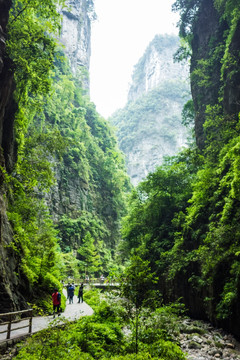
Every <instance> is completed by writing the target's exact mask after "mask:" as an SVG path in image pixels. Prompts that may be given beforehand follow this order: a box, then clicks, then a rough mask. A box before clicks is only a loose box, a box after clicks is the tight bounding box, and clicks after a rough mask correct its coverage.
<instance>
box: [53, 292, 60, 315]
mask: <svg viewBox="0 0 240 360" xmlns="http://www.w3.org/2000/svg"><path fill="white" fill-rule="evenodd" d="M52 303H53V317H54V318H55V311H56V310H57V314H58V316H60V305H61V294H60V293H59V292H58V289H54V292H53V294H52Z"/></svg>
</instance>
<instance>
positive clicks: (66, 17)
mask: <svg viewBox="0 0 240 360" xmlns="http://www.w3.org/2000/svg"><path fill="white" fill-rule="evenodd" d="M61 13H62V29H61V36H60V41H61V43H62V44H63V45H64V51H65V54H66V55H67V57H68V58H69V61H70V65H71V69H72V72H73V74H74V75H77V74H78V73H82V76H83V84H84V87H85V88H86V89H89V77H88V75H87V74H86V72H88V71H89V63H90V55H91V41H90V40H91V17H92V16H93V5H92V1H88V0H68V1H67V2H66V8H64V9H62V11H61Z"/></svg>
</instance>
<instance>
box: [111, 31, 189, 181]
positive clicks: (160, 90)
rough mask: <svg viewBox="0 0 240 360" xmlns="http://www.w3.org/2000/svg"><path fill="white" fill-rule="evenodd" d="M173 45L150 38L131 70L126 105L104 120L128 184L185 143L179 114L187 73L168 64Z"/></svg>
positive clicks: (163, 38)
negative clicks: (113, 128) (111, 127)
mask: <svg viewBox="0 0 240 360" xmlns="http://www.w3.org/2000/svg"><path fill="white" fill-rule="evenodd" d="M178 46H179V40H178V38H177V37H175V36H169V35H165V36H160V35H157V36H156V37H155V38H154V39H153V41H152V42H151V43H150V44H149V46H148V48H147V49H146V51H145V53H144V55H143V56H142V58H141V59H140V60H139V62H138V64H137V65H136V66H135V69H134V72H133V76H132V85H131V87H130V90H129V95H128V104H127V105H126V107H125V108H124V109H122V110H120V111H117V112H116V113H115V114H113V116H112V117H111V118H110V121H111V122H112V123H113V124H114V125H115V126H116V128H117V136H118V139H119V144H120V148H121V150H122V151H123V152H124V153H125V155H126V161H127V167H128V174H129V176H130V177H131V181H132V183H133V184H134V185H137V184H138V183H139V181H141V180H142V179H143V178H145V177H146V176H147V174H148V173H149V172H152V171H154V169H155V168H156V166H158V165H160V164H161V163H162V161H163V157H164V156H167V155H168V156H172V155H174V154H176V153H177V151H178V150H179V149H180V148H181V147H182V146H183V145H184V144H186V141H187V132H186V128H185V127H184V126H183V125H182V124H181V112H182V108H183V105H184V103H185V102H186V101H187V100H188V99H189V92H190V89H189V85H188V73H189V68H188V65H187V64H183V63H182V64H179V63H175V62H174V60H173V56H174V53H175V52H176V50H177V48H178Z"/></svg>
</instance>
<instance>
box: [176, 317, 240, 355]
mask: <svg viewBox="0 0 240 360" xmlns="http://www.w3.org/2000/svg"><path fill="white" fill-rule="evenodd" d="M179 341H180V345H181V349H182V350H183V351H184V353H187V359H188V360H216V359H224V360H237V359H240V343H239V342H238V341H236V339H235V338H234V337H233V336H232V335H230V334H227V333H226V332H224V331H223V330H222V329H216V328H213V327H212V325H211V324H209V323H206V322H203V321H194V320H190V319H185V320H183V327H182V333H181V334H180V337H179ZM173 360H174V359H173Z"/></svg>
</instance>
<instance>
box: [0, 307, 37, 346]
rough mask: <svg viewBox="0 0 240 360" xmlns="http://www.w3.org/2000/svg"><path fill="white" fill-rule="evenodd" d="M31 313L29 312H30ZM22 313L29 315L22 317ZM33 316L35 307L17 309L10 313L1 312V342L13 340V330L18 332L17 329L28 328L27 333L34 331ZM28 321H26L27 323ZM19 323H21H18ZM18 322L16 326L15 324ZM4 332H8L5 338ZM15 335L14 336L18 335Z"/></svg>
mask: <svg viewBox="0 0 240 360" xmlns="http://www.w3.org/2000/svg"><path fill="white" fill-rule="evenodd" d="M28 313H29V314H28ZM22 314H25V315H27V314H28V317H24V318H21V316H22ZM32 316H33V309H28V310H22V311H15V312H10V313H3V314H0V319H3V322H0V343H1V342H5V341H8V340H11V338H12V337H11V334H12V333H13V332H17V330H20V329H24V328H28V330H27V331H26V334H31V333H32ZM25 321H26V323H25ZM18 323H19V324H18ZM15 324H16V326H15ZM18 325H20V326H18ZM4 333H6V337H5V338H4V335H3V334H4ZM21 335H23V334H21ZM17 336H18V335H15V336H14V337H17Z"/></svg>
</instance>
